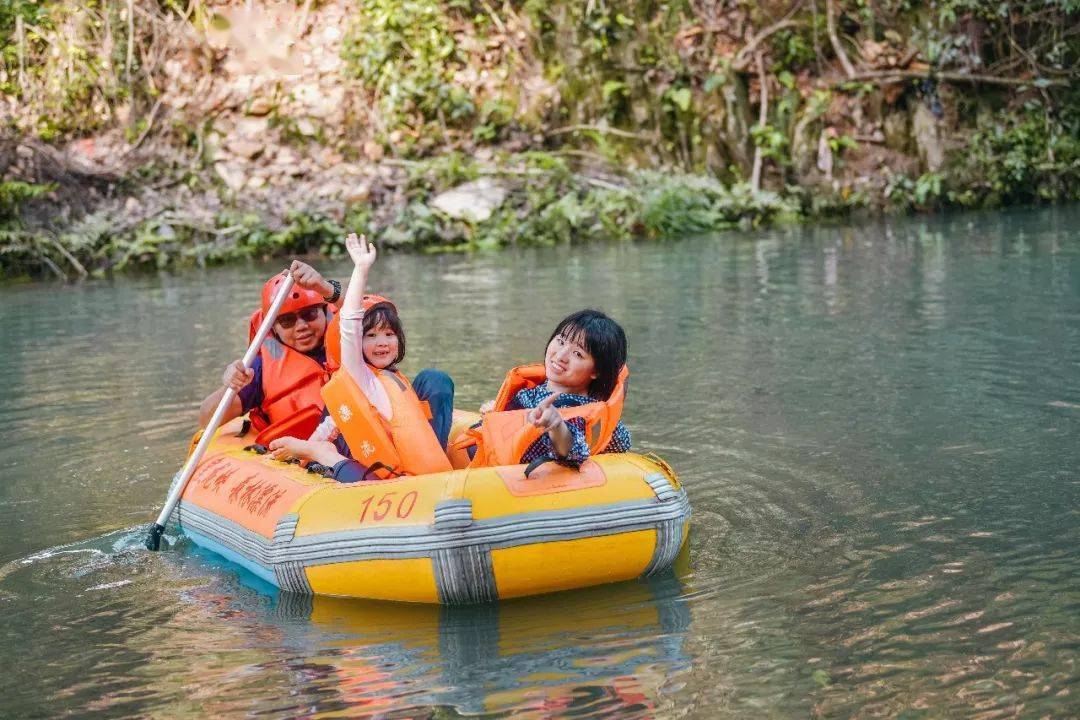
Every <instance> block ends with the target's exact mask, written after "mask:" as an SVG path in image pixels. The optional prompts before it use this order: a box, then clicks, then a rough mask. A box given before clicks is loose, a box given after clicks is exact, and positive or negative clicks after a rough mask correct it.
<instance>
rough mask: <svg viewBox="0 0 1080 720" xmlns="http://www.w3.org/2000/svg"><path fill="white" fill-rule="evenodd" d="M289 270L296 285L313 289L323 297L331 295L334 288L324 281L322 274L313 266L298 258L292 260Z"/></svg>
mask: <svg viewBox="0 0 1080 720" xmlns="http://www.w3.org/2000/svg"><path fill="white" fill-rule="evenodd" d="M289 272H290V273H291V274H292V276H293V280H294V281H295V282H296V284H297V285H299V286H300V287H302V288H304V289H305V290H314V291H315V292H317V293H319V294H320V295H322V296H323V297H326V296H328V295H332V294H333V292H334V288H333V287H332V286H331V285H330V283H328V282H326V280H325V279H324V278H323V276H322V274H321V273H320V272H319V271H318V270H316V269H315V268H313V267H311V266H310V265H308V264H307V263H306V262H301V261H300V260H293V261H292V265H290V266H289Z"/></svg>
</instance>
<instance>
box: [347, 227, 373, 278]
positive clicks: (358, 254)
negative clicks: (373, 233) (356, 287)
mask: <svg viewBox="0 0 1080 720" xmlns="http://www.w3.org/2000/svg"><path fill="white" fill-rule="evenodd" d="M345 249H346V250H348V251H349V257H351V258H352V261H353V263H354V264H355V265H356V267H357V269H358V270H363V271H364V272H367V271H368V270H369V269H371V266H372V265H374V264H375V255H376V253H375V245H374V244H372V243H369V242H368V240H367V238H366V237H364V236H360V237H357V236H356V233H349V237H347V238H345Z"/></svg>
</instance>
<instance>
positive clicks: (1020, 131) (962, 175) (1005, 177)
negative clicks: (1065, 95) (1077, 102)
mask: <svg viewBox="0 0 1080 720" xmlns="http://www.w3.org/2000/svg"><path fill="white" fill-rule="evenodd" d="M953 173H954V187H953V188H952V193H951V197H952V199H954V200H955V201H956V202H958V203H960V204H964V205H974V204H978V205H984V206H994V205H1002V204H1006V203H1031V202H1057V201H1062V200H1076V199H1078V198H1080V112H1077V111H1076V109H1075V107H1074V109H1073V112H1072V115H1071V117H1070V116H1066V117H1064V118H1062V119H1061V120H1060V121H1055V120H1052V119H1050V118H1048V117H1047V115H1046V114H1045V113H1043V112H1040V108H1037V107H1031V108H1030V109H1029V110H1028V112H1027V113H1026V114H1024V115H1021V116H1020V117H1014V118H1006V119H998V118H993V119H988V120H987V121H985V122H984V123H983V124H982V125H981V126H980V127H979V129H978V131H977V132H976V133H975V134H974V135H973V136H972V138H971V142H970V144H969V146H968V147H967V148H966V149H965V150H964V151H963V152H960V153H958V154H957V157H956V159H955V167H954V169H953Z"/></svg>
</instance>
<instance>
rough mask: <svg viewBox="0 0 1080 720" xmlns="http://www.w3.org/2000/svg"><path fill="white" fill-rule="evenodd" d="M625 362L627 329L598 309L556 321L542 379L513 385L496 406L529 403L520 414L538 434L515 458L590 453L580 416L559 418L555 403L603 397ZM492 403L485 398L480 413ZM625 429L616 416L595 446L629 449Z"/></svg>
mask: <svg viewBox="0 0 1080 720" xmlns="http://www.w3.org/2000/svg"><path fill="white" fill-rule="evenodd" d="M625 364H626V333H625V332H624V331H623V329H622V327H621V326H620V325H619V324H618V323H617V322H615V321H614V320H612V319H611V318H610V317H608V316H607V315H605V314H604V313H602V312H600V311H599V310H589V309H586V310H579V311H578V312H576V313H573V314H572V315H569V316H568V317H566V318H564V319H563V320H562V321H561V322H560V323H559V324H558V325H556V326H555V331H554V332H552V333H551V337H550V338H549V339H548V343H547V348H546V349H545V351H544V366H543V368H544V375H545V380H544V382H542V383H540V384H539V385H536V386H535V387H530V388H525V389H522V390H519V391H517V392H516V393H515V394H514V396H513V397H512V398H511V399H510V401H509V403H508V404H507V405H506V406H505V407H504V408H500V409H501V410H522V409H528V410H529V411H530V412H528V413H527V414H526V416H525V419H526V421H527V422H528V423H531V424H532V425H533V426H534V427H536V428H538V429H541V430H543V434H542V435H541V436H540V437H539V438H538V439H537V440H536V441H534V442H533V443H532V444H531V445H530V446H529V447H528V449H527V450H526V451H525V452H524V454H523V455H522V456H521V457H520V458H519V459H518V462H521V463H532V462H533V461H534V460H537V459H539V458H543V457H550V458H552V459H554V460H555V461H556V462H558V463H560V464H564V465H572V466H577V465H580V464H581V463H583V462H584V461H585V460H587V459H588V458H589V443H588V440H587V438H586V434H585V427H586V421H585V419H583V418H580V417H575V418H568V419H567V418H564V417H563V416H562V414H561V413H559V409H560V408H563V409H565V408H571V407H577V406H579V405H586V404H588V403H595V402H605V401H607V400H608V399H609V398H610V397H611V395H612V393H613V392H615V390H616V386H617V385H618V383H619V376H620V372H621V371H622V369H623V366H624V365H625ZM493 407H494V401H491V402H489V403H485V404H484V406H483V407H481V408H480V412H481V413H487V412H488V411H490V410H492V408H493ZM629 451H630V431H629V430H627V429H626V426H624V425H623V424H622V422H621V421H620V422H619V423H618V424H617V425H616V426H615V429H614V432H613V433H612V435H611V440H610V442H608V444H607V445H606V447H604V448H603V449H601V450H600V451H599V452H602V453H605V452H629Z"/></svg>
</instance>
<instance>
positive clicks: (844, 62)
mask: <svg viewBox="0 0 1080 720" xmlns="http://www.w3.org/2000/svg"><path fill="white" fill-rule="evenodd" d="M835 5H836V0H825V25H826V28H827V29H828V32H829V42H830V43H832V48H833V52H834V53H836V59H837V60H839V61H840V65H841V66H842V67H843V68H844V74H845V75H847V76H848V77H849V78H851V77H854V76H855V67H854V66H853V65H852V64H851V61H850V60H848V56H847V53H846V52H844V47H843V45H841V44H840V37H839V36H838V35H837V34H836V8H835Z"/></svg>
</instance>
